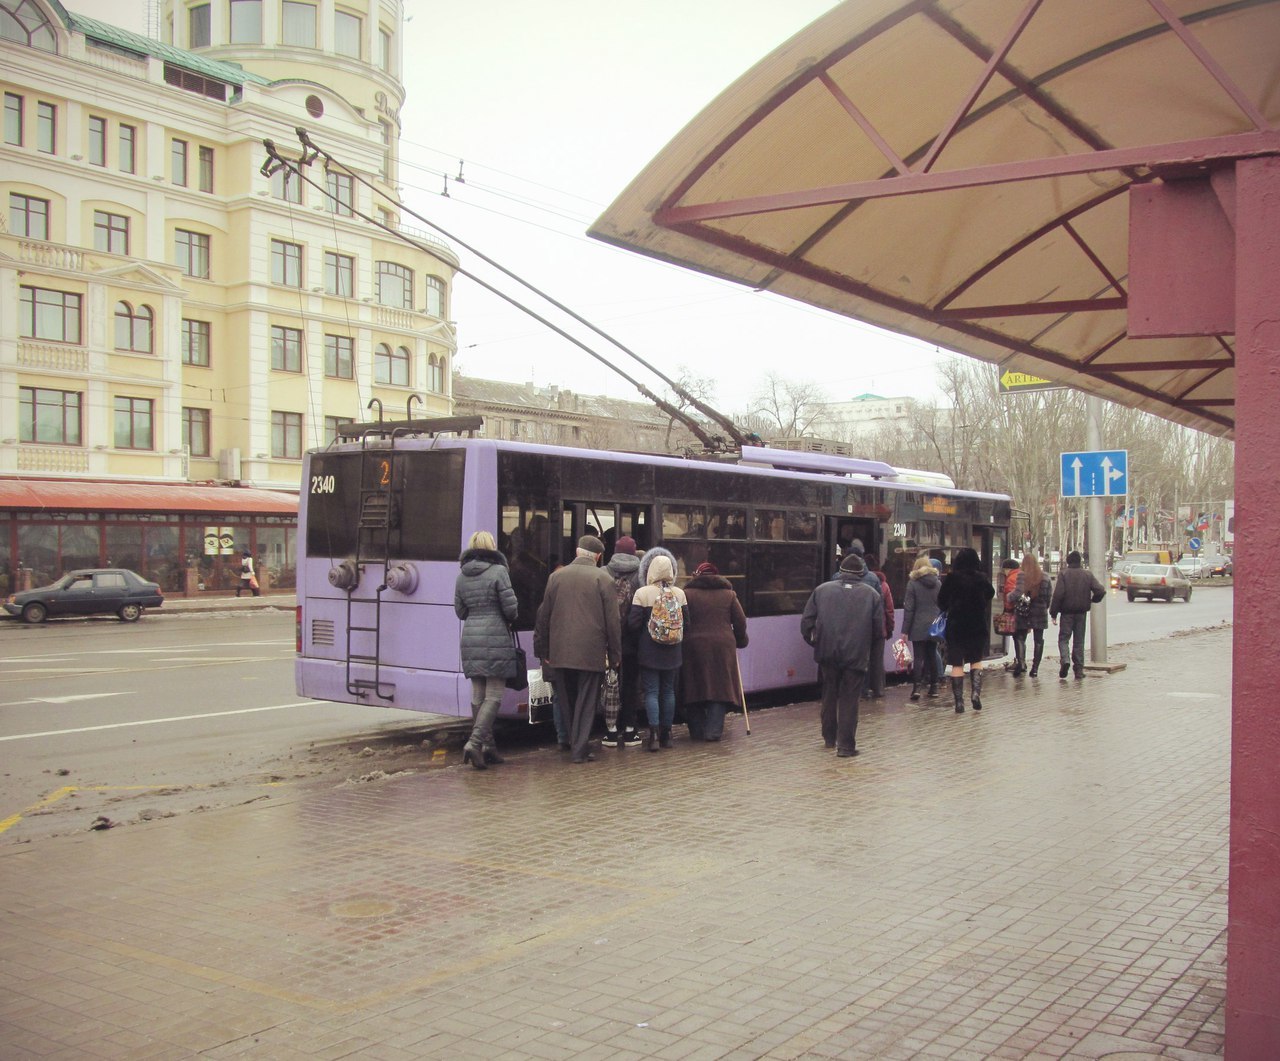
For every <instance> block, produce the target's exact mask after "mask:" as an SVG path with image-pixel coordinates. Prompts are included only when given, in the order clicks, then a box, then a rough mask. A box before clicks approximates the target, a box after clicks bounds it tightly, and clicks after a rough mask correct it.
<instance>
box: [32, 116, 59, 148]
mask: <svg viewBox="0 0 1280 1061" xmlns="http://www.w3.org/2000/svg"><path fill="white" fill-rule="evenodd" d="M36 150H37V151H43V152H44V153H45V154H46V155H54V154H57V151H58V108H57V107H55V106H54V105H53V104H52V103H37V104H36Z"/></svg>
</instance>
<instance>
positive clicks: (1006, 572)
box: [995, 557, 1027, 678]
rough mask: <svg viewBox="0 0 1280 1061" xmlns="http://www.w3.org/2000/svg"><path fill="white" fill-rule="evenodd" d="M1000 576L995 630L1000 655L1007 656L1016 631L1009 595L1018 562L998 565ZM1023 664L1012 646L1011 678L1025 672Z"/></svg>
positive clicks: (1011, 559) (1013, 560) (1006, 562)
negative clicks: (998, 612)
mask: <svg viewBox="0 0 1280 1061" xmlns="http://www.w3.org/2000/svg"><path fill="white" fill-rule="evenodd" d="M1000 574H1001V576H1002V577H1003V580H1004V581H1003V584H1002V585H1001V587H1000V603H1001V606H1002V607H1001V610H1000V614H999V615H997V616H996V619H995V623H996V630H997V631H998V632H999V634H1000V655H1002V656H1006V655H1008V654H1009V642H1010V641H1011V640H1012V639H1013V632H1014V630H1016V629H1017V625H1018V624H1017V619H1016V617H1015V616H1014V614H1013V603H1012V602H1011V600H1010V595H1011V594H1012V593H1013V586H1014V583H1016V582H1017V581H1018V561H1017V560H1015V559H1013V557H1007V558H1006V559H1005V561H1004V563H1002V564H1001V565H1000ZM1026 669H1027V668H1026V666H1025V662H1024V661H1022V660H1020V659H1019V658H1018V656H1017V645H1016V644H1015V645H1014V661H1013V676H1014V677H1015V678H1016V677H1017V676H1018V675H1019V674H1021V673H1022V672H1023V671H1024V670H1026Z"/></svg>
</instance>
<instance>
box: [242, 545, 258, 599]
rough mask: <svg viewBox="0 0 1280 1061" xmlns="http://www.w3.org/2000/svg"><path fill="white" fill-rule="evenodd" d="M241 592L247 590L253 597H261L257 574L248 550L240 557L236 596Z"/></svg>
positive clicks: (251, 555)
mask: <svg viewBox="0 0 1280 1061" xmlns="http://www.w3.org/2000/svg"><path fill="white" fill-rule="evenodd" d="M241 590H248V591H249V592H251V593H252V594H253V595H254V596H255V597H261V596H262V588H261V587H260V586H259V585H258V572H257V571H256V570H255V569H254V566H253V554H252V553H251V552H249V550H248V549H246V550H245V551H244V553H242V554H241V556H240V581H239V582H237V583H236V596H237V597H238V596H240V591H241Z"/></svg>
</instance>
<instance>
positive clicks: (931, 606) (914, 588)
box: [902, 555, 942, 700]
mask: <svg viewBox="0 0 1280 1061" xmlns="http://www.w3.org/2000/svg"><path fill="white" fill-rule="evenodd" d="M941 587H942V580H941V579H940V578H938V573H937V571H935V570H934V567H933V563H932V562H931V561H930V560H929V557H928V556H927V555H921V556H920V557H919V558H918V559H917V560H916V563H915V566H914V567H913V568H912V569H911V575H910V577H909V578H908V579H907V594H906V599H905V600H904V602H903V609H904V611H903V615H902V636H903V639H904V640H909V641H910V642H911V648H912V651H913V654H914V659H913V660H912V663H911V699H912V700H919V699H920V684H921V681H922V679H923V680H924V681H927V682H928V683H929V695H930V696H937V695H938V678H939V674H938V652H937V642H936V641H934V639H933V638H932V637H930V636H929V627H930V626H932V625H933V621H934V619H936V618H937V617H938V590H939V589H940V588H941Z"/></svg>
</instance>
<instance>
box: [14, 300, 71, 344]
mask: <svg viewBox="0 0 1280 1061" xmlns="http://www.w3.org/2000/svg"><path fill="white" fill-rule="evenodd" d="M18 290H19V321H18V334H19V335H20V336H21V337H22V338H24V339H48V340H49V341H51V342H57V343H78V342H79V341H80V296H79V295H76V294H72V293H71V292H69V291H52V290H50V289H49V288H45V287H22V288H19V289H18Z"/></svg>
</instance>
